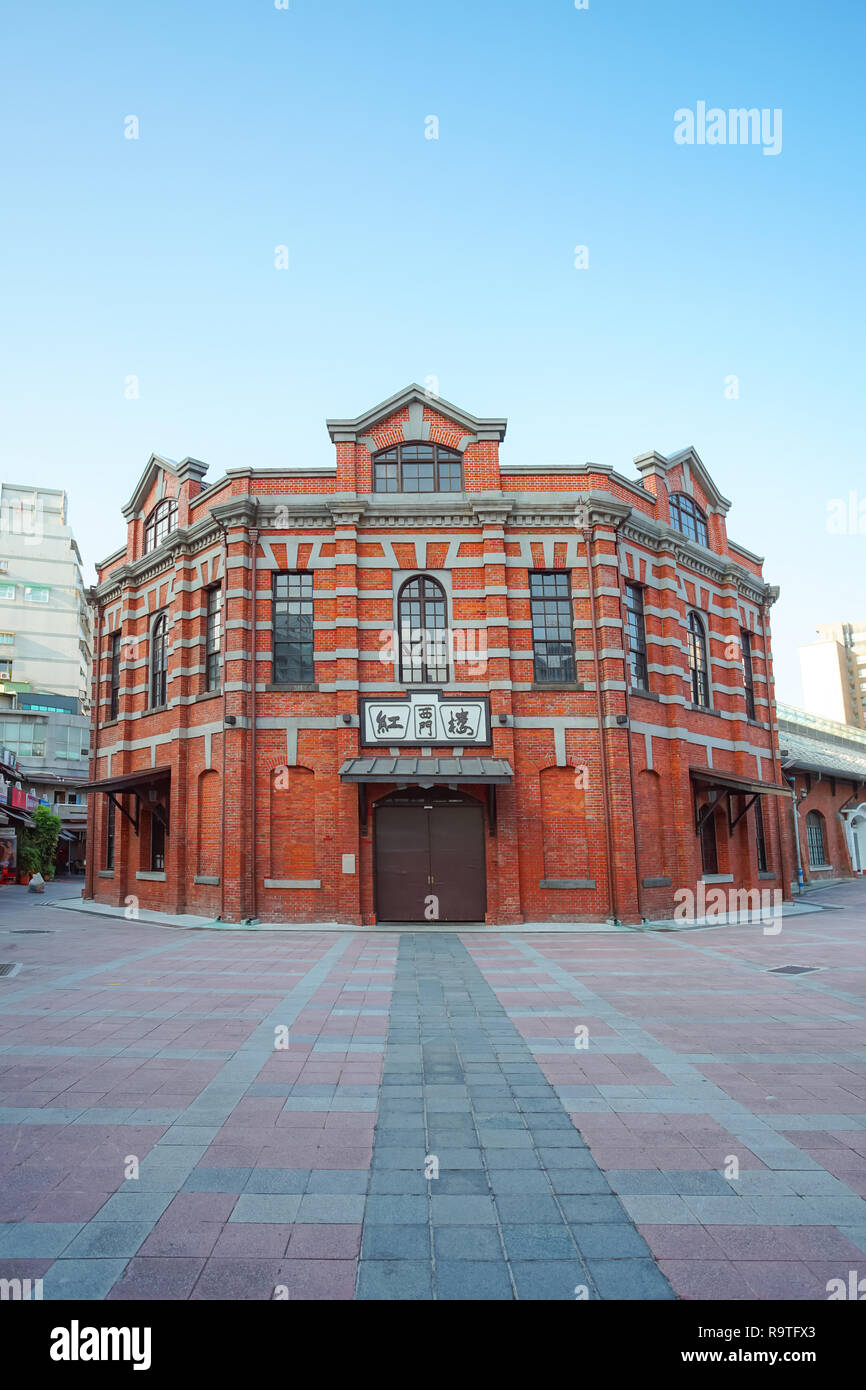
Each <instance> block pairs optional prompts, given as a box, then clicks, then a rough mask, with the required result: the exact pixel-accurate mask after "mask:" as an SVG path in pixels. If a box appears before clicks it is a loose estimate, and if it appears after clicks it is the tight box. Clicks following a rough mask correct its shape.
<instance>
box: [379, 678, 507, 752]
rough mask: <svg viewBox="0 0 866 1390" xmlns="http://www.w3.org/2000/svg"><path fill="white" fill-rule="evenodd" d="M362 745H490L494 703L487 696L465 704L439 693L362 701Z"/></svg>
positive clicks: (473, 697) (476, 697) (475, 698)
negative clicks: (491, 705) (491, 711)
mask: <svg viewBox="0 0 866 1390" xmlns="http://www.w3.org/2000/svg"><path fill="white" fill-rule="evenodd" d="M361 741H362V743H364V744H367V745H370V744H379V745H386V746H387V745H390V744H394V745H395V746H396V745H398V744H401V743H410V744H416V745H427V746H430V745H433V744H437V745H443V744H448V745H449V746H454V745H457V746H458V747H464V746H467V745H469V744H482V745H486V744H489V743H490V703H489V701H488V699H487V696H486V695H475V696H472V697H471V698H470V699H467V700H463V699H460V698H459V697H457V696H454V695H441V694H440V693H439V692H438V691H434V692H433V693H432V694H426V695H425V694H422V693H420V692H418V691H413V692H412V693H411V694H409V695H404V696H398V697H397V698H396V699H392V698H385V699H381V700H376V699H362V701H361Z"/></svg>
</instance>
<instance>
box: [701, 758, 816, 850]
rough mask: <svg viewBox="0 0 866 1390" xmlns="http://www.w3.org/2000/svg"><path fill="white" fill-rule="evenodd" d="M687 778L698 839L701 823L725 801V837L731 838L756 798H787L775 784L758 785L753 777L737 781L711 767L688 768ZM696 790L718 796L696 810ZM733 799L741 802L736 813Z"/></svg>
mask: <svg viewBox="0 0 866 1390" xmlns="http://www.w3.org/2000/svg"><path fill="white" fill-rule="evenodd" d="M689 776H690V777H691V779H692V792H693V793H694V801H695V833H696V834H698V835H699V834H700V832H701V828H702V827H703V824H704V822H705V821H707V820H709V818H710V817H711V816H712V815H713V814H714V813H715V810H716V807H717V806H720V805H721V804H722V801H727V804H728V834H729V835H733V833H734V829H735V827H736V826H737V825H738V823H739V822H740V821H741V820H742V819H743V817H744V816H745V815H746V813H747V812H748V811H750V810H751V808H752V806H753V805H754V803H755V802H756V801H757V799H758V797H759V796H764V795H767V796H790V795H791V792H790V789H789V788H788V787H780V786H779V784H778V782H762V781H760V780H759V779H758V778H757V777H737V776H736V774H735V773H733V772H716V771H715V770H714V769H713V768H711V767H690V768H689ZM699 787H704V788H706V790H707V791H717V792H721V793H722V796H719V797H714V798H713V799H712V800H708V801H707V802H706V803H705V804H704V805H703V806H701V807H700V808H699V807H698V798H697V791H698V788H699ZM735 796H742V797H743V798H744V800H743V803H742V805H741V806H740V808H739V809H738V810H737V809H736V808H735V806H734V797H735Z"/></svg>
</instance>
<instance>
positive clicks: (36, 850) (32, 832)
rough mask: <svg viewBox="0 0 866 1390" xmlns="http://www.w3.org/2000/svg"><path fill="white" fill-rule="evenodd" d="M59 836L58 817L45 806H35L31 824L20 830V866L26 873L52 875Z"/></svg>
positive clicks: (50, 876) (48, 876) (47, 876)
mask: <svg viewBox="0 0 866 1390" xmlns="http://www.w3.org/2000/svg"><path fill="white" fill-rule="evenodd" d="M59 838H60V817H59V816H55V814H54V812H53V811H49V809H48V807H47V806H37V807H36V810H35V811H34V812H33V825H32V826H28V827H27V829H26V830H24V831H22V839H21V867H22V868H23V869H24V870H25V872H26V873H31V874H35V873H40V874H41V875H42V877H43V878H46V879H48V878H53V877H54V859H55V856H56V854H57V841H58V839H59Z"/></svg>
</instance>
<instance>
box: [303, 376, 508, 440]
mask: <svg viewBox="0 0 866 1390" xmlns="http://www.w3.org/2000/svg"><path fill="white" fill-rule="evenodd" d="M413 406H414V407H415V411H414V412H413V410H412V407H413ZM425 406H429V407H430V408H431V409H432V410H435V411H436V412H437V414H439V415H442V416H444V417H445V419H446V420H451V421H453V423H454V424H455V425H459V426H460V427H461V429H462V430H463V431H464V433H465V434H467V435H472V436H474V437H475V438H476V439H500V440H501V439H504V438H505V430H506V426H507V423H508V422H507V421H506V420H500V419H496V420H492V419H479V418H477V417H476V416H475V415H470V414H469V412H468V411H466V410H462V409H461V407H460V406H458V405H452V404H451V402H450V401H444V400H442V398H441V396H433V395H431V394H430V392H429V391H428V390H425V389H424V387H423V386H419V385H418V383H417V382H413V383H412V385H411V386H406V387H405V388H404V389H403V390H402V391H398V392H397V394H396V396H389V398H388V400H386V401H381V402H380V403H379V405H374V406H373V407H372V409H371V410H365V411H364V413H363V414H362V415H356V416H355V417H354V419H351V420H328V421H326V424H327V426H328V433H329V435H330V436H331V439H332V441H333V442H334V443H344V442H347V441H348V442H354V441H355V440H356V439H362V438H363V437H364V436H365V435H366V434H368V433H369V431H370V430H371V429H373V427H374V426H375V425H378V424H379V423H380V422H381V421H382V420H386V419H387V418H388V416H389V415H394V414H396V412H397V411H400V410H404V409H408V410H409V411H410V417H411V415H412V414H415V415H416V417H417V419H418V421H419V423H420V420H421V415H422V411H423V409H424V407H425ZM416 437H417V436H416Z"/></svg>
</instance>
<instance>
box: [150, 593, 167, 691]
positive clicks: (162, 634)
mask: <svg viewBox="0 0 866 1390" xmlns="http://www.w3.org/2000/svg"><path fill="white" fill-rule="evenodd" d="M167 683H168V623H167V620H166V616H165V614H164V613H160V615H159V617H158V618H157V620H156V622H155V623H154V625H153V627H152V628H151V630H150V707H151V709H158V708H159V707H160V705H164V704H165V701H166V688H167Z"/></svg>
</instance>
